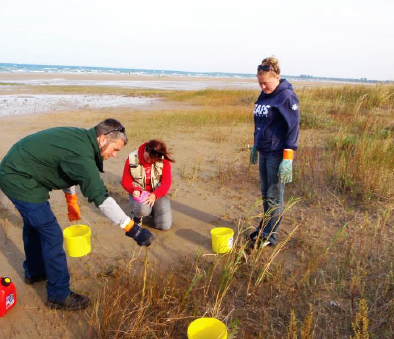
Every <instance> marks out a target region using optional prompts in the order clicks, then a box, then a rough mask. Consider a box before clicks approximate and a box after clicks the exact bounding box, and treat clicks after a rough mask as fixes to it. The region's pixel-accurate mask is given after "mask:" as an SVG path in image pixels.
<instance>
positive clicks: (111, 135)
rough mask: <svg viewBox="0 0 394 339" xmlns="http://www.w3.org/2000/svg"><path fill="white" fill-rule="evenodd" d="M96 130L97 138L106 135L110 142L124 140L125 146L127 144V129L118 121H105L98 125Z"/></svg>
mask: <svg viewBox="0 0 394 339" xmlns="http://www.w3.org/2000/svg"><path fill="white" fill-rule="evenodd" d="M94 129H95V131H96V137H97V138H98V137H99V136H100V135H106V136H107V139H108V142H116V141H117V140H119V139H122V140H123V141H124V144H125V145H126V144H127V135H126V129H125V128H124V127H123V125H122V124H121V123H120V122H119V121H118V120H115V119H105V120H104V121H102V122H100V123H99V124H98V125H96V126H95V127H94Z"/></svg>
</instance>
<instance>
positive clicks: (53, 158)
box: [0, 127, 108, 206]
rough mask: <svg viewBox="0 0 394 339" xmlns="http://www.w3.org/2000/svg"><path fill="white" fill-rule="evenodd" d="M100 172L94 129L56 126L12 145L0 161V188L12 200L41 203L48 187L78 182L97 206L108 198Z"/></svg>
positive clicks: (58, 186) (101, 170) (99, 157)
mask: <svg viewBox="0 0 394 339" xmlns="http://www.w3.org/2000/svg"><path fill="white" fill-rule="evenodd" d="M99 171H100V172H103V160H102V157H101V154H100V149H99V146H98V143H97V138H96V133H95V130H94V128H91V129H89V130H86V129H82V128H74V127H55V128H50V129H47V130H43V131H41V132H37V133H35V134H32V135H29V136H27V137H25V138H23V139H21V140H20V141H18V142H17V143H16V144H15V145H14V146H12V148H11V149H10V150H9V152H8V153H7V155H6V156H5V157H4V159H3V160H2V162H1V164H0V188H1V189H2V191H3V192H4V194H5V195H7V196H8V197H9V198H12V199H14V200H20V201H24V202H29V203H42V202H45V201H47V200H48V199H49V191H51V190H57V189H63V188H68V187H71V186H73V185H79V186H80V188H81V191H82V194H83V195H84V196H85V197H87V198H88V199H89V202H94V203H95V205H96V206H99V205H101V204H102V203H103V201H104V200H105V199H106V198H107V197H108V191H107V189H106V187H105V185H104V182H103V180H102V179H101V177H100V173H99Z"/></svg>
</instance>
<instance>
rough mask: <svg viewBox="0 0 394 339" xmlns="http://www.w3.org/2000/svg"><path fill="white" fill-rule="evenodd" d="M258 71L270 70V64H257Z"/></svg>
mask: <svg viewBox="0 0 394 339" xmlns="http://www.w3.org/2000/svg"><path fill="white" fill-rule="evenodd" d="M260 71H265V72H268V71H272V68H271V65H258V66H257V72H260Z"/></svg>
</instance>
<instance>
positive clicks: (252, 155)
mask: <svg viewBox="0 0 394 339" xmlns="http://www.w3.org/2000/svg"><path fill="white" fill-rule="evenodd" d="M257 154H258V151H257V148H256V146H253V147H252V149H251V150H250V155H249V160H250V164H251V165H256V164H257Z"/></svg>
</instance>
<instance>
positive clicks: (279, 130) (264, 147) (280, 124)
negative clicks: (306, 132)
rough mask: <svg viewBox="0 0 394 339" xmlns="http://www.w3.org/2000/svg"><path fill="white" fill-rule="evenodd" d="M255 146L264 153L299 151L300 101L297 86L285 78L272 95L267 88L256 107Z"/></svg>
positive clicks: (254, 112)
mask: <svg viewBox="0 0 394 339" xmlns="http://www.w3.org/2000/svg"><path fill="white" fill-rule="evenodd" d="M253 114H254V126H255V129H254V145H255V146H256V148H257V150H258V151H259V152H261V153H263V154H264V155H272V154H282V152H283V150H284V149H285V148H290V149H293V150H294V151H296V150H297V140H298V133H299V121H300V111H299V101H298V98H297V95H296V94H295V93H294V91H293V86H292V85H291V84H290V83H289V82H288V81H287V80H285V79H281V80H280V82H279V85H278V87H277V88H276V89H275V91H274V92H272V93H271V94H265V93H264V92H263V91H262V92H261V94H260V96H259V97H258V99H257V101H256V103H255V107H254V111H253Z"/></svg>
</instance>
